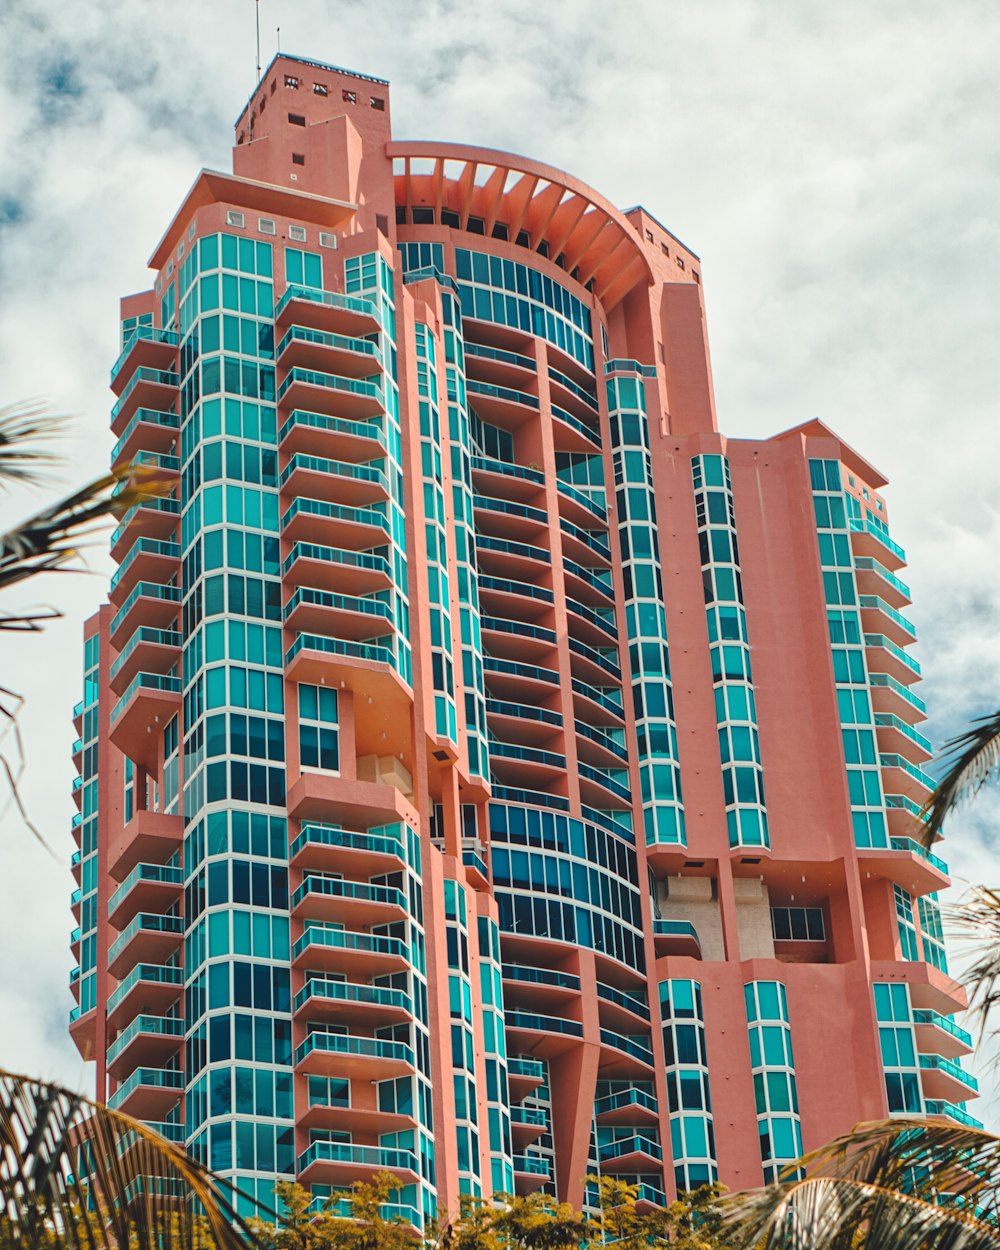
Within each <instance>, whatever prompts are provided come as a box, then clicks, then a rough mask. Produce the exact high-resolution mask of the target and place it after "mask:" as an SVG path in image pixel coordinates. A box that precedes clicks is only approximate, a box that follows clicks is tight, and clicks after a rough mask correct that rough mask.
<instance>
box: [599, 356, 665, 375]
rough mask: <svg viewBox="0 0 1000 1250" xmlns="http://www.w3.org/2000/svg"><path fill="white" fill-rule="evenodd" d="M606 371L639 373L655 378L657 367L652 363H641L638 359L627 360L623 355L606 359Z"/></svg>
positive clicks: (607, 372) (606, 372)
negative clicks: (615, 358) (613, 358)
mask: <svg viewBox="0 0 1000 1250" xmlns="http://www.w3.org/2000/svg"><path fill="white" fill-rule="evenodd" d="M604 373H605V375H607V374H609V373H637V374H639V376H640V377H643V378H655V377H656V369H655V368H654V367H653V366H652V365H640V364H639V362H638V360H627V359H625V358H624V357H621V358H619V359H617V360H606V361H605V362H604Z"/></svg>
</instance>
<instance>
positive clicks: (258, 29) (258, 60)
mask: <svg viewBox="0 0 1000 1250" xmlns="http://www.w3.org/2000/svg"><path fill="white" fill-rule="evenodd" d="M254 8H255V10H256V13H257V78H256V81H257V82H260V0H254Z"/></svg>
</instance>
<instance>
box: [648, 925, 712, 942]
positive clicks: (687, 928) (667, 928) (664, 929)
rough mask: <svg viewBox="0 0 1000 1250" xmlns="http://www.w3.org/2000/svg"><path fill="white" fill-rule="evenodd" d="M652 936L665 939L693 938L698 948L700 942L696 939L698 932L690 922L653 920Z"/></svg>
mask: <svg viewBox="0 0 1000 1250" xmlns="http://www.w3.org/2000/svg"><path fill="white" fill-rule="evenodd" d="M653 936H654V937H665V938H671V937H677V938H693V939H694V941H696V942H698V944H699V946H700V945H701V941H700V939H699V937H698V930H697V929H696V928H695V927H694V925H693V924H692V923H691V921H690V920H660V919H655V920H654V921H653Z"/></svg>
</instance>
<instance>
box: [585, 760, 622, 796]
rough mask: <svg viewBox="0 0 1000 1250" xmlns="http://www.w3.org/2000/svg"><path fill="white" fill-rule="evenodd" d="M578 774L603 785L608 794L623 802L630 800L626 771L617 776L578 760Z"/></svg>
mask: <svg viewBox="0 0 1000 1250" xmlns="http://www.w3.org/2000/svg"><path fill="white" fill-rule="evenodd" d="M577 768H578V769H579V771H580V776H581V777H584V778H586V780H587V781H592V782H594V784H595V785H598V786H603V787H604V788H605V790H607V791H608V792H609V793H610V794H613V795H614V796H615V797H616V798H619V799H623V800H624V801H625V802H631V800H632V790H631V788H630V787H629V785H628V773H627V772H622V773H620V774H619V775H618V776H615V775H613V774H612V773H609V772H605V770H604V769H603V768H594V767H593V766H592V765H591V764H585V763H584V762H583V760H580V761H579V762H578V764H577Z"/></svg>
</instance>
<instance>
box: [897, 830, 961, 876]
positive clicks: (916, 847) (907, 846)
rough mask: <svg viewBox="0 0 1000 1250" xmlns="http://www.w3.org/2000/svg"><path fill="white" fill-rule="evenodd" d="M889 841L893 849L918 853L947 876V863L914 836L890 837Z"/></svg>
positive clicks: (913, 853)
mask: <svg viewBox="0 0 1000 1250" xmlns="http://www.w3.org/2000/svg"><path fill="white" fill-rule="evenodd" d="M889 843H890V845H891V846H892V849H893V850H894V851H909V852H910V854H911V855H919V856H920V858H921V859H926V860H927V862H928V863H929V864H930V865H931V866H932V867H933V868H936V869H937V870H938V872H943V873H944V874H945V876H947V874H948V865H947V864H946V863H945V862H944V860H943V859H942V858H941V857H940V855H934V854H933V853H932V852H931V851H929V850H928V849H927V847H926V846H924V844H923V843H922V842H917V841H916V839H914V838H890V839H889Z"/></svg>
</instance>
